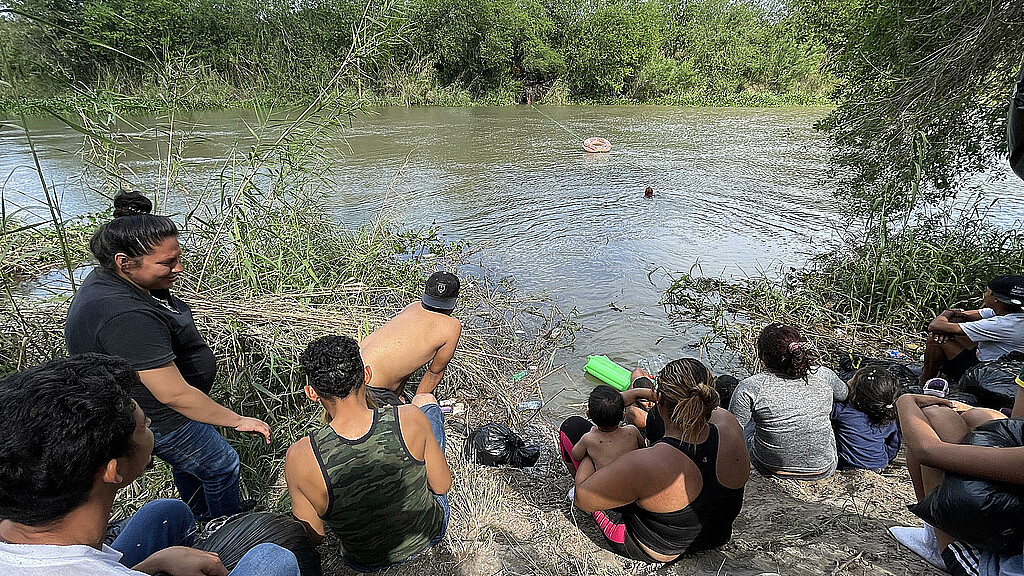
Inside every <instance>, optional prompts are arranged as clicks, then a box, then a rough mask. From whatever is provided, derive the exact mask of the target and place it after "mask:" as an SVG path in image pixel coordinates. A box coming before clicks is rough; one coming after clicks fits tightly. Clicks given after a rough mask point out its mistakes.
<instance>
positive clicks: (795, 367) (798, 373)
mask: <svg viewBox="0 0 1024 576" xmlns="http://www.w3.org/2000/svg"><path fill="white" fill-rule="evenodd" d="M757 357H758V358H759V359H760V360H761V363H762V364H764V366H765V368H767V369H768V370H770V371H771V372H774V373H776V374H778V375H780V376H785V377H787V378H804V379H806V378H807V375H808V374H809V373H810V372H811V366H812V365H813V364H815V363H816V361H817V360H816V358H815V357H814V353H813V351H812V350H811V349H810V345H809V344H808V343H807V342H804V341H803V337H802V336H801V335H800V331H799V330H797V329H796V328H794V327H793V326H786V325H783V324H778V323H773V324H769V325H767V326H765V327H764V329H763V330H761V335H760V336H758V337H757Z"/></svg>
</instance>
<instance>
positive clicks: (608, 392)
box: [572, 384, 644, 470]
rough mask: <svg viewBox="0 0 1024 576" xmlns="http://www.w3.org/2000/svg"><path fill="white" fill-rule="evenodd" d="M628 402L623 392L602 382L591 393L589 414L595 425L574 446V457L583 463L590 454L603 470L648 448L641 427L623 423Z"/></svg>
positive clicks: (598, 467) (597, 467) (595, 466)
mask: <svg viewBox="0 0 1024 576" xmlns="http://www.w3.org/2000/svg"><path fill="white" fill-rule="evenodd" d="M625 408H626V405H625V403H624V402H623V400H622V395H621V394H619V392H618V391H617V390H616V389H614V388H612V387H611V386H607V385H604V384H602V385H600V386H598V387H597V388H594V390H593V391H592V392H591V393H590V400H589V401H588V403H587V416H588V417H589V418H590V420H591V421H593V422H594V424H595V426H594V427H593V428H591V429H590V432H587V433H586V434H584V435H583V438H581V439H580V441H579V442H578V443H576V445H575V446H573V447H572V458H573V460H575V461H577V462H579V461H581V460H583V458H584V457H586V456H590V459H591V460H593V461H594V468H595V469H597V470H600V469H601V468H602V467H604V466H606V465H608V464H611V463H612V462H614V461H615V460H616V459H617V458H618V457H619V456H622V455H623V454H625V453H626V452H630V451H632V450H637V449H639V448H643V447H644V439H643V437H642V436H640V430H638V429H637V427H636V426H633V425H632V424H621V422H622V414H623V412H624V411H625Z"/></svg>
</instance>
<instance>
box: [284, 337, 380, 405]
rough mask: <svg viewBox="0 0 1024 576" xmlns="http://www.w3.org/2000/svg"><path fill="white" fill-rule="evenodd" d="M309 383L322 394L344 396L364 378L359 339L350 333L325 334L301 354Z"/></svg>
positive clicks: (300, 358)
mask: <svg viewBox="0 0 1024 576" xmlns="http://www.w3.org/2000/svg"><path fill="white" fill-rule="evenodd" d="M299 364H300V365H301V366H302V371H303V372H305V373H306V378H307V379H308V382H309V385H310V386H312V387H313V390H315V391H316V393H317V394H319V395H320V396H326V397H329V398H338V399H340V398H345V397H346V396H348V395H349V394H351V393H352V392H353V391H355V390H357V389H358V388H359V385H360V384H362V383H363V380H364V378H365V376H364V371H363V358H362V357H361V356H360V355H359V343H358V342H356V341H355V340H353V339H352V338H349V337H348V336H322V337H320V338H317V339H316V340H313V341H312V342H310V343H309V346H306V349H305V350H303V352H302V354H301V355H300V356H299Z"/></svg>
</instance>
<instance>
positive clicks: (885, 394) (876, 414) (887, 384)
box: [846, 366, 900, 426]
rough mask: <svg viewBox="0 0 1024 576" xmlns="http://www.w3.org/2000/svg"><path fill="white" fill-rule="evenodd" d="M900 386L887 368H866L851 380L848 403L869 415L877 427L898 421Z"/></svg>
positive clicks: (858, 371)
mask: <svg viewBox="0 0 1024 576" xmlns="http://www.w3.org/2000/svg"><path fill="white" fill-rule="evenodd" d="M899 394H900V389H899V386H897V385H896V380H895V379H894V378H893V377H892V374H890V373H889V371H888V370H886V369H885V368H881V367H879V366H866V367H864V368H861V369H860V370H857V373H856V374H854V375H853V378H851V379H850V396H849V397H847V399H846V403H847V404H849V405H850V406H853V407H854V408H856V409H857V410H860V411H861V412H863V413H864V414H866V415H867V417H868V420H870V421H871V423H872V424H874V425H875V426H886V425H888V424H891V423H892V422H895V421H896V398H897V397H898V396H899Z"/></svg>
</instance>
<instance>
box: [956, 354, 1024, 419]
mask: <svg viewBox="0 0 1024 576" xmlns="http://www.w3.org/2000/svg"><path fill="white" fill-rule="evenodd" d="M1021 369H1024V354H1020V353H1019V352H1014V353H1012V354H1009V355H1007V356H1004V357H1003V358H1002V359H1000V360H997V361H995V362H982V363H981V364H977V365H975V366H971V368H970V369H968V370H967V372H964V375H963V376H961V377H960V389H961V390H963V391H964V392H968V393H970V394H974V395H975V396H977V397H978V405H980V406H984V407H985V408H994V409H996V410H998V409H1000V408H1013V401H1014V399H1015V398H1016V397H1017V390H1019V389H1020V386H1018V385H1017V375H1018V374H1020V371H1021Z"/></svg>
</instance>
